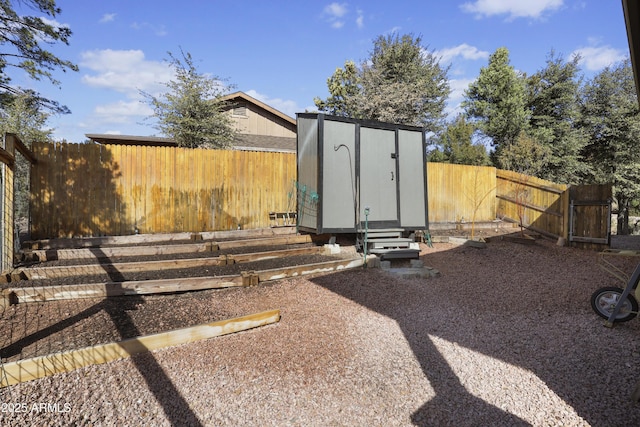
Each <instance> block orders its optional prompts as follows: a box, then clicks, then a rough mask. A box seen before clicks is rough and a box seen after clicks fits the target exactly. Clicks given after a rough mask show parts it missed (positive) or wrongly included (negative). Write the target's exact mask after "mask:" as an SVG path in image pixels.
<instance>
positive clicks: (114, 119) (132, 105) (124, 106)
mask: <svg viewBox="0 0 640 427" xmlns="http://www.w3.org/2000/svg"><path fill="white" fill-rule="evenodd" d="M94 113H95V115H96V116H97V117H98V118H99V119H100V120H101V121H103V122H108V123H129V122H130V121H131V120H130V119H131V117H147V116H150V115H152V114H153V109H152V108H151V107H150V106H149V105H147V104H145V103H143V102H141V101H139V100H130V101H117V102H113V103H111V104H103V105H97V106H96V107H95V109H94Z"/></svg>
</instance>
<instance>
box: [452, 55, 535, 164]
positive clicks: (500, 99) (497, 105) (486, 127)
mask: <svg viewBox="0 0 640 427" xmlns="http://www.w3.org/2000/svg"><path fill="white" fill-rule="evenodd" d="M462 107H463V109H464V111H465V112H466V114H467V117H468V118H470V119H471V120H473V121H475V123H476V125H477V126H478V129H479V130H480V132H481V133H482V134H483V135H484V136H486V137H488V138H489V139H490V141H491V144H492V146H493V147H494V149H495V152H494V158H495V159H498V158H499V154H500V151H501V150H502V149H503V148H504V147H506V146H508V145H509V144H512V143H513V142H514V141H515V140H516V138H518V136H519V135H520V133H521V132H522V131H526V130H527V125H528V120H529V117H528V111H527V109H526V95H525V86H524V78H523V76H521V75H520V74H518V73H517V72H516V71H515V69H514V68H513V67H512V66H511V65H510V63H509V50H508V49H507V48H505V47H501V48H498V49H496V51H495V52H494V53H493V54H491V55H490V57H489V64H488V65H487V66H486V67H482V68H481V69H480V75H479V76H478V78H477V79H476V80H475V81H474V82H473V83H471V84H470V85H469V88H468V89H467V90H466V91H465V100H464V101H463V103H462ZM497 166H498V167H502V165H500V164H497Z"/></svg>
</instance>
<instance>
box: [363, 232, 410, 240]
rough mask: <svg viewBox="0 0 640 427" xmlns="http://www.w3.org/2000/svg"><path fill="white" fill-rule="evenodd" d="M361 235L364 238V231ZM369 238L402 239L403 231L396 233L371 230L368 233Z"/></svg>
mask: <svg viewBox="0 0 640 427" xmlns="http://www.w3.org/2000/svg"><path fill="white" fill-rule="evenodd" d="M361 235H362V236H364V231H363V232H361ZM367 237H368V238H369V239H373V238H378V237H402V230H400V231H394V230H369V231H368V232H367Z"/></svg>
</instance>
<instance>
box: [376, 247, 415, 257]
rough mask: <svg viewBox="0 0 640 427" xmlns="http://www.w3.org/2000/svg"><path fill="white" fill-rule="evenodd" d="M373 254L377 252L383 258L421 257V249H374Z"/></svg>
mask: <svg viewBox="0 0 640 427" xmlns="http://www.w3.org/2000/svg"><path fill="white" fill-rule="evenodd" d="M370 253H372V254H376V255H378V256H379V257H380V259H381V260H385V259H408V258H415V259H417V258H419V257H420V250H419V249H408V248H402V249H372V250H371V251H370Z"/></svg>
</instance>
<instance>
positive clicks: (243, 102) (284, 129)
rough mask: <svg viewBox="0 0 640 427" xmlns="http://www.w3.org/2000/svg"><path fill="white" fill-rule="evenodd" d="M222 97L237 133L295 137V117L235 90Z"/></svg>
mask: <svg viewBox="0 0 640 427" xmlns="http://www.w3.org/2000/svg"><path fill="white" fill-rule="evenodd" d="M222 99H223V100H224V101H226V102H227V108H226V111H227V113H228V114H229V115H230V117H231V119H232V120H233V122H234V123H235V125H236V130H237V132H238V133H240V134H245V135H262V136H273V137H284V138H295V137H296V121H295V119H293V118H292V117H289V116H288V115H286V114H284V113H282V112H280V111H278V110H276V109H275V108H273V107H270V106H269V105H267V104H265V103H263V102H261V101H258V100H257V99H255V98H252V97H251V96H249V95H247V94H246V93H244V92H235V93H231V94H229V95H226V96H224V97H223V98H222Z"/></svg>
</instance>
